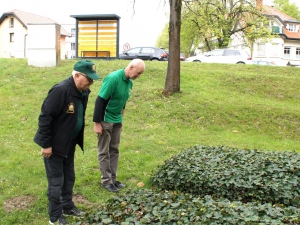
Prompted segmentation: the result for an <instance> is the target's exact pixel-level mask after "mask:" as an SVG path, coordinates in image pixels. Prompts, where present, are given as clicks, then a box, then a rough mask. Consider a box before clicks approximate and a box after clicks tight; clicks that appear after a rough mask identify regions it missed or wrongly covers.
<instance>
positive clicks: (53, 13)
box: [0, 0, 300, 47]
mask: <svg viewBox="0 0 300 225" xmlns="http://www.w3.org/2000/svg"><path fill="white" fill-rule="evenodd" d="M133 2H134V0H85V1H83V0H73V1H71V0H2V1H1V4H0V10H1V11H0V14H1V15H2V14H3V13H4V12H7V11H10V10H13V9H18V10H21V11H25V12H29V13H33V14H37V15H40V16H45V17H48V18H50V19H53V20H55V21H56V22H57V23H59V24H61V25H62V26H63V24H75V19H74V18H71V17H70V15H82V14H116V15H118V16H120V17H121V19H120V46H123V44H125V43H129V44H130V47H137V46H154V45H155V43H156V39H157V37H158V35H159V34H160V33H161V31H162V30H163V28H164V27H165V24H166V23H167V22H168V20H169V17H168V15H169V14H168V12H169V0H135V5H133ZM165 2H166V3H165ZM263 2H264V5H272V2H273V0H263ZM290 2H295V3H296V4H298V5H299V7H300V0H290ZM133 6H134V10H133Z"/></svg>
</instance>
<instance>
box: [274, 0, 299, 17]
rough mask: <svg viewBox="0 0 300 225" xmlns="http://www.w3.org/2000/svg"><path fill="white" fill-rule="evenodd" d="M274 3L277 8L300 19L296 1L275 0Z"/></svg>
mask: <svg viewBox="0 0 300 225" xmlns="http://www.w3.org/2000/svg"><path fill="white" fill-rule="evenodd" d="M273 3H274V7H275V8H276V9H278V10H280V11H282V12H283V13H285V14H287V15H289V16H291V17H293V18H295V19H297V20H298V21H300V10H299V8H298V7H297V5H296V4H295V3H290V1H289V0H274V1H273Z"/></svg>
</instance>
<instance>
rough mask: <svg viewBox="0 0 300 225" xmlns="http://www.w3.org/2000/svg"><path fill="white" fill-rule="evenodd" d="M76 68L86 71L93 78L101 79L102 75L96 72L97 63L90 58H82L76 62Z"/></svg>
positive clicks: (82, 71)
mask: <svg viewBox="0 0 300 225" xmlns="http://www.w3.org/2000/svg"><path fill="white" fill-rule="evenodd" d="M74 70H75V71H78V72H81V73H84V74H85V75H87V76H88V77H89V78H91V79H93V80H98V79H100V76H99V75H98V74H97V73H96V65H95V64H94V63H93V62H92V61H90V60H87V59H85V60H81V61H78V62H77V63H75V65H74Z"/></svg>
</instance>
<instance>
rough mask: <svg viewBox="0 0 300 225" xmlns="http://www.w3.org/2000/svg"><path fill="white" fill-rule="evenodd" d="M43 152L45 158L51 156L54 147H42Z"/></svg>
mask: <svg viewBox="0 0 300 225" xmlns="http://www.w3.org/2000/svg"><path fill="white" fill-rule="evenodd" d="M41 154H42V156H44V157H45V158H50V157H51V155H52V147H49V148H42V150H41Z"/></svg>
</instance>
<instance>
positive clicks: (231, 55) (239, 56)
mask: <svg viewBox="0 0 300 225" xmlns="http://www.w3.org/2000/svg"><path fill="white" fill-rule="evenodd" d="M185 62H205V63H230V64H252V61H251V57H250V55H249V54H248V53H247V51H245V50H238V49H215V50H213V51H210V52H208V53H206V54H204V55H197V56H192V57H189V58H187V59H186V60H185Z"/></svg>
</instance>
